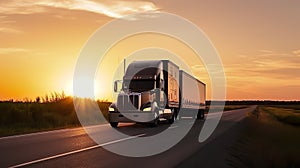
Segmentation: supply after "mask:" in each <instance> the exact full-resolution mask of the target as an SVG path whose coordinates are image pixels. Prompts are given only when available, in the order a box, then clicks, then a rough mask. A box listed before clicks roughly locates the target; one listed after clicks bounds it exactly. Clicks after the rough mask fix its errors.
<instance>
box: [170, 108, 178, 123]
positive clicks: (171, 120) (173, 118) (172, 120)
mask: <svg viewBox="0 0 300 168" xmlns="http://www.w3.org/2000/svg"><path fill="white" fill-rule="evenodd" d="M172 112H173V114H172V116H171V118H170V119H168V123H169V124H173V123H174V121H175V119H176V117H175V115H176V114H175V110H174V109H172Z"/></svg>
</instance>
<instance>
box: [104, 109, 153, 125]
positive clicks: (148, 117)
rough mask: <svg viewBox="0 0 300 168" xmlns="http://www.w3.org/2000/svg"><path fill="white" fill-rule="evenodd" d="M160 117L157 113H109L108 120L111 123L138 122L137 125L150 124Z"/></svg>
mask: <svg viewBox="0 0 300 168" xmlns="http://www.w3.org/2000/svg"><path fill="white" fill-rule="evenodd" d="M157 117H158V114H157V113H154V112H150V111H147V112H143V111H134V112H122V113H119V112H109V113H108V118H109V122H137V123H148V122H151V121H153V120H154V119H156V118H157Z"/></svg>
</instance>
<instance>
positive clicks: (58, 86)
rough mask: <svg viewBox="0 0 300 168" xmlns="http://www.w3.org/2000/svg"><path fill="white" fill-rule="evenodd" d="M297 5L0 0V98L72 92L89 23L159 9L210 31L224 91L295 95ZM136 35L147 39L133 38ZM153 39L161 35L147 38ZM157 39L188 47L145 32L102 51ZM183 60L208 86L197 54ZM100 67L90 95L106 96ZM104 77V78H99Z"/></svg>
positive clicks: (270, 1)
mask: <svg viewBox="0 0 300 168" xmlns="http://www.w3.org/2000/svg"><path fill="white" fill-rule="evenodd" d="M299 8H300V1H296V0H293V1H282V0H265V1H263V2H262V1H260V0H253V1H247V2H245V1H243V2H241V1H238V0H231V1H226V2H225V1H224V2H223V1H214V0H212V1H201V0H200V1H199V0H191V1H189V3H186V2H184V1H179V0H164V1H161V0H153V1H135V0H130V1H109V0H104V1H103V0H64V1H63V0H24V1H20V0H2V1H1V2H0V38H1V41H0V76H1V82H0V99H10V98H14V99H23V98H25V97H29V98H35V97H36V96H43V95H45V94H46V93H50V92H52V91H62V90H64V91H65V92H66V93H67V94H71V93H72V78H73V70H74V67H75V63H76V59H77V57H78V55H79V52H80V49H81V48H82V47H83V46H84V44H85V42H86V41H87V40H88V38H89V37H90V36H91V35H92V33H93V32H94V31H95V30H97V29H98V28H99V27H101V26H102V25H103V24H105V23H107V22H109V21H111V20H113V19H115V18H119V17H122V16H124V15H126V14H131V13H134V12H143V11H164V12H170V13H174V14H177V15H180V16H182V17H184V18H186V19H188V20H190V21H192V22H193V23H194V24H196V25H198V26H199V27H200V28H201V29H203V30H204V32H205V33H206V34H207V35H208V36H209V38H210V39H211V41H212V42H213V43H214V45H215V47H216V48H217V50H218V52H219V54H220V56H221V58H222V61H223V64H224V68H225V72H226V77H227V98H228V99H273V100H299V99H300V96H299V95H300V69H299V67H300V45H299V44H300V33H299V30H300V22H299V20H300V10H299ZM120 31H122V29H120ZM141 39H148V40H149V42H148V43H145V44H144V43H143V44H144V45H138V44H140V43H139V41H140V40H141ZM157 39H160V41H162V42H161V43H158V44H153V43H151V40H154V41H157ZM163 41H170V42H171V44H172V45H171V46H167V45H165V44H167V43H164V42H163ZM155 45H156V46H158V47H162V48H168V49H169V50H171V51H172V52H174V53H176V54H178V55H179V56H182V57H183V56H184V54H186V53H189V55H192V54H193V53H192V52H191V51H188V49H185V48H184V46H183V45H181V44H179V42H176V41H175V40H174V39H168V38H165V37H158V36H149V35H144V36H140V37H139V36H137V37H132V38H131V39H127V40H124V41H122V42H120V43H119V44H117V45H116V46H114V49H112V50H111V52H110V53H108V55H109V54H111V55H114V54H118V55H119V57H123V56H127V55H128V54H130V53H131V52H132V51H134V50H136V49H138V47H151V46H152V47H153V46H155ZM172 46H176V47H172ZM178 46H180V47H178ZM120 49H122V50H120ZM120 51H122V52H120ZM121 60H122V58H118V59H117V60H115V64H116V65H117V63H118V62H120V61H121ZM189 65H190V66H191V67H192V71H193V73H194V74H195V75H196V76H197V77H198V78H199V79H200V80H202V81H204V82H205V83H207V84H208V90H209V83H210V82H209V78H208V77H207V75H206V73H205V70H204V69H203V66H202V65H201V62H191V63H189ZM99 71H100V73H98V75H101V74H102V76H96V78H97V79H99V80H98V82H97V83H98V85H99V86H100V85H101V87H98V88H96V92H97V94H96V95H97V96H98V97H99V98H109V96H111V95H110V90H111V80H112V78H111V75H107V73H101V72H104V71H107V70H102V71H101V70H99ZM103 74H106V75H103ZM103 78H107V79H110V80H106V81H108V82H106V83H103V84H99V83H101V82H99V81H101V80H100V79H102V81H103ZM102 88H104V89H102ZM209 94H210V92H208V95H207V97H208V98H209V97H210V95H209Z"/></svg>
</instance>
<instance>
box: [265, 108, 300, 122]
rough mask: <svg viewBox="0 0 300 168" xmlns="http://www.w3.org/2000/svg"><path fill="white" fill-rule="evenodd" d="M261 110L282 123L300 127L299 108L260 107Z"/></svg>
mask: <svg viewBox="0 0 300 168" xmlns="http://www.w3.org/2000/svg"><path fill="white" fill-rule="evenodd" d="M261 110H262V111H264V112H267V113H269V114H270V115H272V116H273V117H275V118H276V119H277V120H278V121H280V122H282V123H286V124H290V125H295V126H300V106H297V105H293V106H291V105H287V106H283V105H280V106H279V105H278V106H262V107H261Z"/></svg>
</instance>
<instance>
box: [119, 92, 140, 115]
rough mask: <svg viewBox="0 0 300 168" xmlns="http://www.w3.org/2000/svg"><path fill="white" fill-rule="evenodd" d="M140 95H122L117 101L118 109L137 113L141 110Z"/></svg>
mask: <svg viewBox="0 0 300 168" xmlns="http://www.w3.org/2000/svg"><path fill="white" fill-rule="evenodd" d="M140 99H141V96H140V94H131V95H127V94H120V95H119V96H118V100H117V108H118V110H119V111H121V112H122V111H135V110H139V109H140V104H141V100H140Z"/></svg>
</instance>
